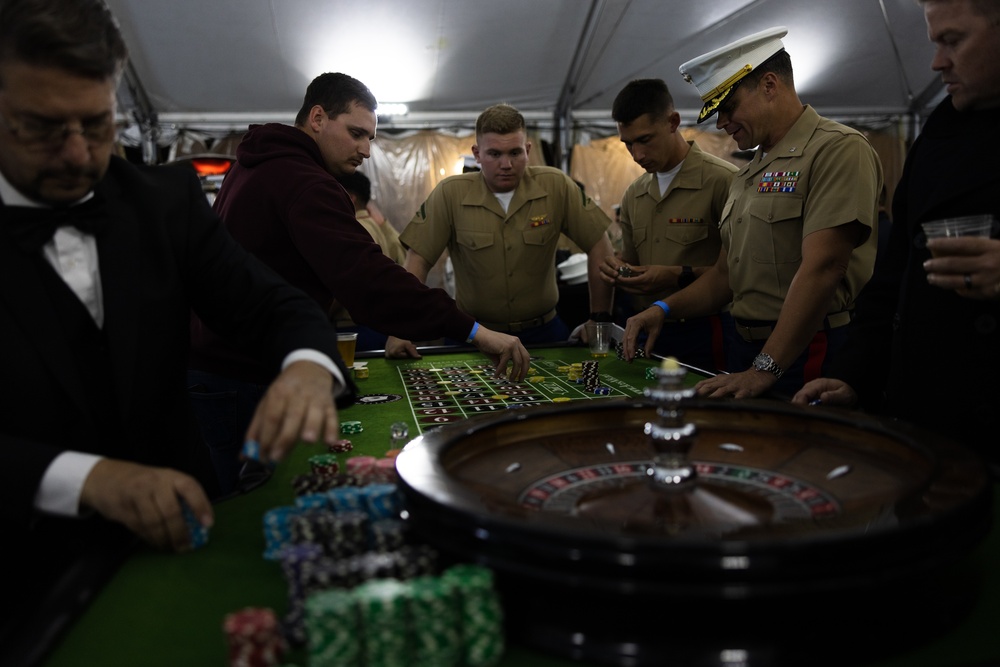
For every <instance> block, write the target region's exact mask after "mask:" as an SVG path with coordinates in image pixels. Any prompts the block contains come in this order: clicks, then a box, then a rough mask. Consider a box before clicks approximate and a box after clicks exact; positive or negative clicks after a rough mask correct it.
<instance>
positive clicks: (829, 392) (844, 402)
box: [792, 378, 858, 408]
mask: <svg viewBox="0 0 1000 667" xmlns="http://www.w3.org/2000/svg"><path fill="white" fill-rule="evenodd" d="M792 403H794V404H796V405H816V404H820V403H822V404H823V405H840V406H845V407H849V408H851V407H854V406H855V405H857V404H858V393H857V392H856V391H854V387H852V386H851V385H849V384H847V383H846V382H844V381H843V380H834V379H833V378H816V379H815V380H810V381H809V382H806V383H805V385H803V387H802V389H799V390H798V391H797V392H796V393H795V396H792Z"/></svg>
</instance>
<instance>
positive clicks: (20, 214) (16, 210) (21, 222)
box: [0, 193, 108, 254]
mask: <svg viewBox="0 0 1000 667" xmlns="http://www.w3.org/2000/svg"><path fill="white" fill-rule="evenodd" d="M107 222H108V212H107V207H106V206H105V203H104V199H103V198H101V196H100V195H98V194H97V193H94V196H93V197H91V198H90V199H88V200H87V201H85V202H83V203H82V204H77V205H76V206H60V207H54V208H34V207H31V206H3V207H0V227H2V228H3V229H5V230H6V233H7V234H8V235H9V236H10V238H11V240H13V241H14V243H15V244H16V245H17V247H18V248H20V249H21V251H22V252H24V253H26V254H33V253H35V252H37V251H38V250H39V249H41V248H42V247H43V246H44V245H45V244H46V243H48V242H49V241H51V240H52V237H53V236H54V235H55V233H56V230H57V229H59V228H60V227H66V226H73V227H76V228H77V229H79V230H80V231H82V232H86V233H87V234H93V235H94V236H99V235H100V234H101V232H102V231H103V230H104V228H105V227H106V225H107Z"/></svg>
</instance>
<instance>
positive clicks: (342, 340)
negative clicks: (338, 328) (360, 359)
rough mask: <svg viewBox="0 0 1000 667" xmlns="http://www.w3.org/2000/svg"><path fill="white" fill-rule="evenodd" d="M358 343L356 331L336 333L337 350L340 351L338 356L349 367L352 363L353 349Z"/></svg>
mask: <svg viewBox="0 0 1000 667" xmlns="http://www.w3.org/2000/svg"><path fill="white" fill-rule="evenodd" d="M357 345H358V334H356V333H338V334H337V351H338V352H340V358H341V359H343V360H344V365H345V366H347V367H348V368H350V367H351V366H353V365H354V350H355V348H356V347H357Z"/></svg>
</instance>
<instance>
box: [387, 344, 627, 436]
mask: <svg viewBox="0 0 1000 667" xmlns="http://www.w3.org/2000/svg"><path fill="white" fill-rule="evenodd" d="M592 363H593V366H591V365H589V364H587V362H583V363H580V362H576V363H570V362H566V361H560V360H551V359H541V358H536V359H532V361H531V368H530V370H529V371H528V376H527V377H526V378H525V380H524V381H523V382H511V381H510V380H508V379H504V378H495V377H493V367H492V366H491V365H490V364H489V363H484V362H483V361H482V360H481V359H480V360H470V361H467V362H463V361H455V362H448V363H435V362H433V361H422V362H412V363H408V364H404V365H401V366H399V367H398V372H399V375H400V378H401V379H402V381H403V386H404V388H405V391H406V395H407V398H408V399H409V402H410V408H411V410H412V412H413V418H414V421H415V422H416V424H417V427H418V428H419V429H420V430H421V432H422V431H424V430H426V429H428V428H433V427H434V426H440V425H441V424H447V423H450V422H455V421H461V420H462V419H467V418H469V417H474V416H478V415H483V414H489V413H493V412H497V411H501V410H510V409H516V408H519V407H526V406H529V405H539V404H542V403H561V402H569V401H577V400H607V399H610V398H631V397H635V396H641V395H642V388H641V387H636V386H633V385H631V384H629V383H628V382H625V381H623V380H621V379H619V378H616V377H614V376H613V375H612V374H609V373H607V372H606V369H607V367H609V366H611V363H608V362H605V363H604V364H603V367H602V366H601V365H598V362H596V361H594V362H592ZM594 373H596V378H595V377H594V376H593V375H592V374H594Z"/></svg>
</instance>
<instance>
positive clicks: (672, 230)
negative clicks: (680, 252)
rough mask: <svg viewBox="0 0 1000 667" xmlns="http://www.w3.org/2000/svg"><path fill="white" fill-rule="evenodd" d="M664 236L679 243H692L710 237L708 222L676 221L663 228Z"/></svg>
mask: <svg viewBox="0 0 1000 667" xmlns="http://www.w3.org/2000/svg"><path fill="white" fill-rule="evenodd" d="M663 236H664V237H666V238H667V240H669V241H673V242H674V243H677V244H678V245H691V244H692V243H698V242H699V241H704V240H705V239H707V238H708V224H706V223H703V222H675V223H673V224H668V225H666V226H665V227H664V228H663Z"/></svg>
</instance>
